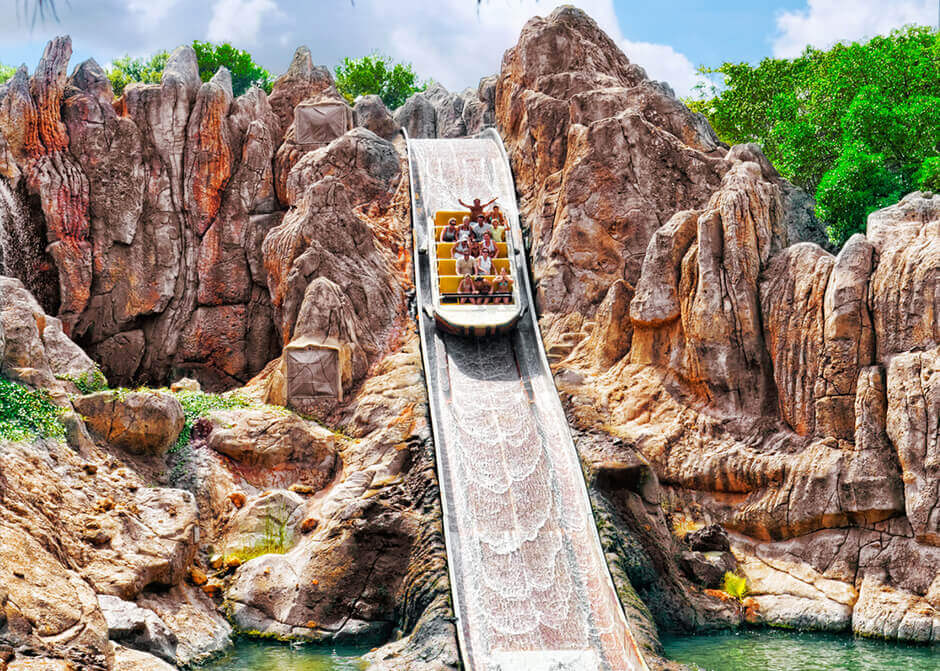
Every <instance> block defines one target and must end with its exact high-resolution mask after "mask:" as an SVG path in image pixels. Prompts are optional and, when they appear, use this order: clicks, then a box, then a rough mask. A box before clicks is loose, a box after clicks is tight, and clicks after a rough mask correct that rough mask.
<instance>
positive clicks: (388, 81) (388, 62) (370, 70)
mask: <svg viewBox="0 0 940 671" xmlns="http://www.w3.org/2000/svg"><path fill="white" fill-rule="evenodd" d="M427 86H428V84H427V82H419V81H418V76H417V75H416V74H415V71H414V69H413V68H412V67H411V63H393V62H392V59H390V58H388V57H387V56H382V55H380V54H372V55H369V56H363V57H362V58H344V59H343V62H342V63H340V64H339V65H337V66H336V89H337V90H338V91H339V92H340V93H342V94H343V96H345V98H346V100H348V101H349V102H350V103H352V102H354V101H355V100H356V98H358V97H359V96H363V95H370V94H375V95H377V96H379V97H380V98H381V99H382V102H384V103H385V106H386V107H388V108H389V109H397V108H398V107H401V106H402V104H403V103H404V102H405V100H407V99H408V96H410V95H411V94H412V93H416V92H418V91H423V90H424V89H426V88H427Z"/></svg>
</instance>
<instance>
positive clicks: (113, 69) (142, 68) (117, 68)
mask: <svg viewBox="0 0 940 671" xmlns="http://www.w3.org/2000/svg"><path fill="white" fill-rule="evenodd" d="M169 58H170V52H168V51H158V52H157V53H155V54H154V55H153V56H151V57H150V58H147V59H143V58H131V57H130V56H124V58H117V59H115V60H114V61H113V62H112V63H111V65H110V66H109V67H108V79H110V80H111V88H113V89H114V95H116V96H119V95H121V94H123V93H124V89H125V88H127V86H128V85H130V84H133V83H134V82H142V83H144V84H159V83H160V78H161V77H163V69H164V68H165V67H166V62H167V60H168V59H169Z"/></svg>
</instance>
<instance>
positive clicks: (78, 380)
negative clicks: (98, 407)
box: [56, 365, 108, 394]
mask: <svg viewBox="0 0 940 671" xmlns="http://www.w3.org/2000/svg"><path fill="white" fill-rule="evenodd" d="M56 377H57V378H59V379H60V380H68V381H69V382H71V383H72V384H74V385H75V387H76V388H77V389H78V393H80V394H94V393H95V392H96V391H105V390H106V389H108V380H107V378H106V377H105V376H104V373H102V372H101V369H100V368H98V366H97V365H95V367H94V368H93V369H91V370H86V371H85V372H84V373H82V374H81V375H79V376H78V377H71V376H69V375H57V376H56Z"/></svg>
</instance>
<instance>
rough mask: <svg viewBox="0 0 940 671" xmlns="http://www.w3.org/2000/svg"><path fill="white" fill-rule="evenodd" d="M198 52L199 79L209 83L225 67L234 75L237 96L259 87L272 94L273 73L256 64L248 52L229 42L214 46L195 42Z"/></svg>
mask: <svg viewBox="0 0 940 671" xmlns="http://www.w3.org/2000/svg"><path fill="white" fill-rule="evenodd" d="M193 49H195V51H196V60H197V62H198V63H199V77H200V78H201V79H202V81H204V82H207V81H209V80H210V79H212V77H213V76H214V75H215V73H216V72H217V71H218V69H219V68H220V67H222V66H223V65H224V66H225V67H226V68H228V71H229V72H230V73H231V74H232V92H233V93H234V94H235V96H236V97H237V96H240V95H241V94H242V93H244V92H245V91H247V90H248V89H250V88H251V87H252V86H257V87H258V88H260V89H263V90H264V92H265V93H270V92H271V86H272V85H273V84H274V79H273V78H272V77H271V73H270V72H268V71H267V70H265V69H264V68H263V67H261V66H260V65H258V64H257V63H255V62H254V60H253V59H252V57H251V54H249V53H248V52H247V51H242V50H241V49H236V48H235V47H233V46H232V45H231V44H229V43H228V42H223V43H222V44H212V42H200V41H199V40H195V41H194V42H193Z"/></svg>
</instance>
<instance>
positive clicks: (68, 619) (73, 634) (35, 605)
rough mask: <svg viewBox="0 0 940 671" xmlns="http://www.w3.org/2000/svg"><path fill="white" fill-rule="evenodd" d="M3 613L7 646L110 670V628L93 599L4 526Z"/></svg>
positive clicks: (0, 553)
mask: <svg viewBox="0 0 940 671" xmlns="http://www.w3.org/2000/svg"><path fill="white" fill-rule="evenodd" d="M2 530H3V543H2V544H0V613H3V621H4V630H5V636H4V640H5V641H6V642H8V643H10V644H12V645H14V646H17V647H19V646H26V647H33V648H35V649H38V650H46V651H47V652H49V653H52V654H54V655H56V656H61V657H63V658H65V659H68V660H70V661H72V662H73V663H77V662H81V664H82V668H88V669H108V668H109V667H110V659H111V652H110V649H109V648H108V625H107V623H106V622H105V620H104V617H103V616H102V614H101V611H100V610H99V609H98V602H97V599H95V593H94V591H93V590H92V589H91V587H89V586H88V584H87V583H86V582H84V581H83V580H82V579H81V578H80V577H79V576H78V575H77V574H76V573H74V572H73V571H70V570H69V569H67V568H66V567H64V566H62V565H61V564H60V563H59V562H58V561H57V560H56V558H55V557H54V556H53V555H52V554H51V553H49V552H48V551H47V550H45V549H44V548H43V547H42V546H41V545H40V543H38V542H37V541H36V540H35V539H34V538H31V537H30V535H29V534H27V533H25V532H24V531H23V530H21V529H17V528H15V527H11V526H7V525H3V526H2Z"/></svg>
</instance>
